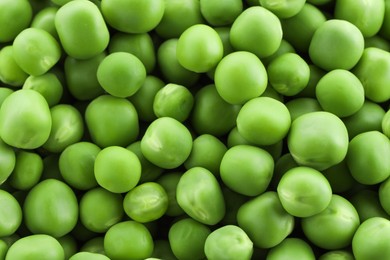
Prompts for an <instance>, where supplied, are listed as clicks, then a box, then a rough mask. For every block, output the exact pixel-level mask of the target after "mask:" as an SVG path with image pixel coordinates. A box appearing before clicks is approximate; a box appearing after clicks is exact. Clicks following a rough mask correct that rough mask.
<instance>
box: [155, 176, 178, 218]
mask: <svg viewBox="0 0 390 260" xmlns="http://www.w3.org/2000/svg"><path fill="white" fill-rule="evenodd" d="M181 175H182V173H180V172H171V173H165V174H164V175H162V176H161V177H159V178H158V179H157V180H156V182H157V183H158V184H160V185H161V186H162V187H163V188H164V190H165V192H166V193H167V195H168V208H167V210H166V211H165V215H167V216H171V217H177V216H180V215H183V213H184V211H183V209H182V208H181V207H180V206H179V204H178V203H177V199H176V189H177V184H178V183H179V181H180V178H181Z"/></svg>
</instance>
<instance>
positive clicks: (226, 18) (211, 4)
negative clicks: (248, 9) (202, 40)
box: [200, 0, 243, 26]
mask: <svg viewBox="0 0 390 260" xmlns="http://www.w3.org/2000/svg"><path fill="white" fill-rule="evenodd" d="M242 10H243V4H242V1H240V0H229V1H223V0H212V1H207V0H201V1H200V11H201V13H202V15H203V17H204V18H205V19H206V21H207V22H208V23H209V24H211V25H213V26H223V25H230V24H232V23H233V22H234V20H235V19H236V18H237V16H239V15H240V13H241V12H242Z"/></svg>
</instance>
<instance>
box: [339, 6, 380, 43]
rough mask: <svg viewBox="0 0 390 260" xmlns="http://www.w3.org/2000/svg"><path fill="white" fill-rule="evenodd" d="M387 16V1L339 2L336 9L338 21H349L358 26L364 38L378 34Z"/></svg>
mask: <svg viewBox="0 0 390 260" xmlns="http://www.w3.org/2000/svg"><path fill="white" fill-rule="evenodd" d="M384 15H385V1H383V0H374V1H369V2H367V1H364V0H359V1H354V0H338V1H336V5H335V8H334V16H335V18H337V19H342V20H346V21H349V22H351V23H353V24H354V25H356V26H357V27H358V28H359V30H360V31H361V32H362V34H363V36H364V37H371V36H374V35H375V34H377V33H378V32H379V30H380V28H381V26H382V23H383V19H384Z"/></svg>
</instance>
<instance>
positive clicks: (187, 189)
mask: <svg viewBox="0 0 390 260" xmlns="http://www.w3.org/2000/svg"><path fill="white" fill-rule="evenodd" d="M194 183H197V185H193V184H194ZM210 198H213V199H212V200H210ZM176 199H177V203H178V204H179V206H180V207H181V208H182V209H183V210H184V212H185V213H187V215H189V216H190V217H192V218H193V219H195V220H196V221H199V222H201V223H203V224H206V225H215V224H217V223H218V222H219V221H221V220H222V218H223V216H224V215H225V201H224V199H223V194H222V191H221V187H220V185H219V183H218V181H217V179H216V178H215V177H214V175H213V174H212V173H211V172H210V171H208V170H206V169H205V168H202V167H194V168H191V169H189V170H187V171H186V172H185V173H184V174H183V175H182V177H181V178H180V181H179V183H178V184H177V189H176Z"/></svg>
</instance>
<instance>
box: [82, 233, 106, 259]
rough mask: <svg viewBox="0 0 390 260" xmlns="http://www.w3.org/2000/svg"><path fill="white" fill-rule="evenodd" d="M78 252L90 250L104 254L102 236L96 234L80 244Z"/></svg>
mask: <svg viewBox="0 0 390 260" xmlns="http://www.w3.org/2000/svg"><path fill="white" fill-rule="evenodd" d="M80 252H91V253H98V254H102V255H104V254H105V253H104V237H102V236H98V237H94V238H91V239H90V240H88V241H87V242H85V243H84V244H83V245H82V246H81V248H80Z"/></svg>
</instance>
